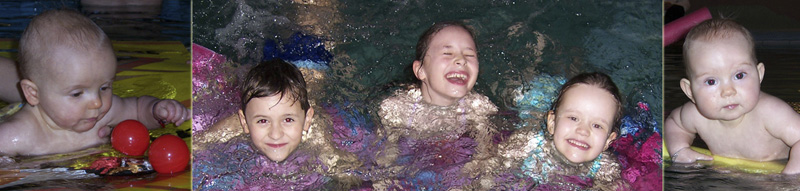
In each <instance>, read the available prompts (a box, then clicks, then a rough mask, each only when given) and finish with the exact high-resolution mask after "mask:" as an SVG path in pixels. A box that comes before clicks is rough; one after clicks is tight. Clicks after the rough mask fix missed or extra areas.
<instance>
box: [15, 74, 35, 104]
mask: <svg viewBox="0 0 800 191" xmlns="http://www.w3.org/2000/svg"><path fill="white" fill-rule="evenodd" d="M19 86H20V88H21V89H22V94H23V95H25V100H26V101H27V102H28V104H31V105H33V106H35V105H39V87H38V86H36V83H33V81H30V80H28V79H23V80H21V81H20V82H19Z"/></svg>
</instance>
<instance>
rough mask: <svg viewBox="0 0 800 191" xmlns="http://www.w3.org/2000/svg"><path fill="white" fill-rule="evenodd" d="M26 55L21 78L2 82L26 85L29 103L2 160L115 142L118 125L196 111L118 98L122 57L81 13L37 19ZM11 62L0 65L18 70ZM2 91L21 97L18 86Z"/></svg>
mask: <svg viewBox="0 0 800 191" xmlns="http://www.w3.org/2000/svg"><path fill="white" fill-rule="evenodd" d="M19 52H20V54H19V74H21V76H19V77H21V79H19V78H17V76H16V75H10V76H0V78H2V80H0V83H3V84H14V85H13V86H16V85H17V84H18V85H19V86H18V87H19V88H20V89H21V90H22V95H24V98H25V101H26V103H25V104H23V106H22V108H21V109H20V110H19V111H17V112H16V113H14V114H13V115H11V116H9V117H8V118H7V119H6V120H5V121H2V123H0V155H8V156H16V155H46V154H55V153H66V152H72V151H77V150H80V149H84V148H88V147H92V146H95V145H99V144H102V143H106V142H108V140H109V138H108V136H109V135H110V134H111V126H114V125H116V124H117V123H119V122H121V121H124V120H127V119H135V120H138V121H140V122H142V123H143V124H145V125H146V126H147V127H148V128H150V129H154V128H158V127H162V126H163V124H164V123H165V122H166V123H175V124H176V125H180V124H181V123H183V122H184V121H186V120H187V119H189V115H190V112H189V111H188V109H186V107H184V106H183V105H182V104H180V103H179V102H178V101H175V100H171V99H163V100H162V99H157V98H154V97H151V96H142V97H126V98H120V97H118V96H116V95H113V94H112V83H113V82H114V77H115V72H116V67H117V58H116V56H115V55H114V50H113V49H112V47H111V40H110V39H108V36H106V34H105V33H104V32H103V30H101V29H100V27H98V26H97V25H96V24H95V23H94V22H92V21H91V20H90V19H89V18H87V17H85V16H83V15H82V14H80V13H79V12H77V11H72V10H49V11H45V12H43V13H42V14H40V15H37V16H36V17H34V18H33V19H32V20H31V23H30V24H29V25H28V27H27V28H26V29H25V31H24V32H23V33H22V37H21V39H20V48H19ZM8 63H9V62H0V64H5V65H4V66H0V68H3V69H9V68H14V67H8V65H7V64H8ZM5 72H8V71H5ZM14 72H16V70H15V71H14ZM13 86H10V85H3V86H0V87H13ZM0 90H2V92H0V93H2V94H4V95H12V96H0V97H2V98H4V99H17V98H18V97H15V96H13V95H19V92H16V91H14V90H16V88H3V89H0ZM13 101H16V100H13Z"/></svg>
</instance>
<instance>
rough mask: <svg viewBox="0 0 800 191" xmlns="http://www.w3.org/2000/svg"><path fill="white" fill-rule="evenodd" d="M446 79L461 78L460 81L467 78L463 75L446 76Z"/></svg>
mask: <svg viewBox="0 0 800 191" xmlns="http://www.w3.org/2000/svg"><path fill="white" fill-rule="evenodd" d="M446 77H447V78H461V79H462V80H463V79H466V78H467V76H466V75H464V74H450V75H447V76H446Z"/></svg>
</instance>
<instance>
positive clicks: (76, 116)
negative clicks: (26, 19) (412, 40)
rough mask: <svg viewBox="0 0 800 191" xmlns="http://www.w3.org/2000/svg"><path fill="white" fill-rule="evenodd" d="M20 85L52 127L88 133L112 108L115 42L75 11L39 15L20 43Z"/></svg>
mask: <svg viewBox="0 0 800 191" xmlns="http://www.w3.org/2000/svg"><path fill="white" fill-rule="evenodd" d="M19 44H20V45H19V70H20V74H21V75H22V80H21V81H20V87H21V88H22V91H23V94H24V95H25V99H26V101H27V102H28V103H29V104H30V105H32V106H34V107H36V108H37V109H39V110H40V111H43V112H44V114H45V115H43V116H42V118H41V120H42V121H43V122H44V123H45V124H46V125H47V126H50V127H54V128H62V129H67V130H71V131H76V132H85V131H88V130H90V129H92V127H94V126H95V124H96V123H97V121H98V120H99V119H101V118H103V116H104V115H105V114H106V113H107V112H108V110H109V108H111V97H112V92H111V83H112V82H113V80H114V74H115V72H116V71H115V70H116V64H117V59H116V57H115V56H114V51H113V49H112V48H111V41H110V40H109V39H108V37H107V36H106V34H105V33H103V30H102V29H100V27H98V26H97V25H96V24H95V23H94V22H92V21H91V20H90V19H89V18H87V17H85V16H83V15H81V14H80V13H78V12H77V11H72V10H50V11H45V12H43V13H42V14H40V15H37V16H36V17H34V18H33V19H32V20H31V22H30V24H29V25H28V27H27V28H26V29H25V31H24V32H23V33H22V37H21V39H20V43H19Z"/></svg>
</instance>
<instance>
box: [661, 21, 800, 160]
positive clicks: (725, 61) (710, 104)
mask: <svg viewBox="0 0 800 191" xmlns="http://www.w3.org/2000/svg"><path fill="white" fill-rule="evenodd" d="M683 52H684V63H686V75H687V78H683V79H681V89H682V90H683V92H684V93H685V94H686V96H688V97H689V99H690V100H691V102H688V103H686V104H684V105H683V106H680V107H678V108H676V109H675V110H673V111H672V113H671V114H670V116H669V117H668V118H667V120H666V121H665V127H664V128H665V129H664V132H665V136H664V137H665V139H666V144H667V145H666V146H667V150H668V151H669V153H670V156H672V159H673V161H675V162H680V163H689V162H694V161H695V160H711V159H712V157H711V156H707V155H703V154H700V153H698V152H695V151H694V150H692V149H687V148H689V146H690V145H691V144H692V141H693V140H694V138H695V135H700V137H701V138H702V139H703V141H704V142H705V143H706V145H708V149H709V150H710V151H711V153H713V154H714V155H720V156H725V157H732V158H742V159H749V160H756V161H769V160H776V159H786V158H787V157H788V158H789V163H788V164H787V165H786V168H784V169H783V173H784V174H797V173H800V115H798V114H797V112H795V111H794V110H793V109H792V108H791V106H789V105H788V104H786V103H785V102H783V101H782V100H780V99H779V98H776V97H774V96H772V95H769V94H766V93H764V92H761V90H760V84H761V80H762V79H764V64H763V63H759V62H758V61H757V60H756V55H755V48H754V42H753V38H752V37H751V36H750V32H748V31H747V29H745V28H744V27H743V26H741V25H739V24H737V23H736V22H734V21H732V20H728V19H711V20H708V21H705V22H702V23H700V24H698V25H697V26H695V27H694V28H692V30H691V31H689V34H687V36H686V41H685V42H684V44H683ZM790 153H791V155H790Z"/></svg>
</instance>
